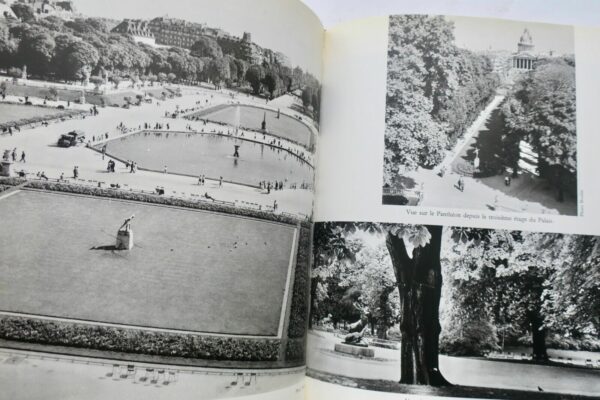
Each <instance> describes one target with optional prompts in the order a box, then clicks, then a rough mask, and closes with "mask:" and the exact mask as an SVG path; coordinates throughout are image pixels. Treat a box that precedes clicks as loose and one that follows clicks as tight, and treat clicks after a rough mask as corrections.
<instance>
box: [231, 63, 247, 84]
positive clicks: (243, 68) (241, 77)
mask: <svg viewBox="0 0 600 400" xmlns="http://www.w3.org/2000/svg"><path fill="white" fill-rule="evenodd" d="M233 62H234V63H235V66H236V71H237V75H236V77H235V79H236V80H237V83H238V86H239V85H242V83H243V82H244V81H245V79H246V72H247V71H248V63H247V62H246V61H244V60H240V59H238V58H234V59H233Z"/></svg>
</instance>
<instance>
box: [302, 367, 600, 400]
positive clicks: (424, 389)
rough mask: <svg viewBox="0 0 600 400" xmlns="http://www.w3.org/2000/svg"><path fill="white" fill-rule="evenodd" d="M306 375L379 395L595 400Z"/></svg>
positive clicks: (500, 390)
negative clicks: (384, 393)
mask: <svg viewBox="0 0 600 400" xmlns="http://www.w3.org/2000/svg"><path fill="white" fill-rule="evenodd" d="M306 375H307V376H309V377H311V378H313V379H317V380H320V381H323V382H327V383H332V384H334V385H340V386H347V387H351V388H354V389H362V390H370V391H376V392H388V393H402V394H411V395H420V396H446V397H460V398H478V399H510V400H536V399H540V400H559V399H560V400H575V399H581V400H583V399H592V398H594V397H591V396H578V395H569V394H562V393H548V392H533V391H528V390H512V389H497V388H485V387H474V386H459V385H456V386H446V387H433V386H425V385H406V384H400V383H398V382H395V381H390V380H383V379H362V378H349V377H345V376H339V375H334V374H329V373H326V372H321V371H316V370H313V369H310V368H309V369H308V370H307V372H306Z"/></svg>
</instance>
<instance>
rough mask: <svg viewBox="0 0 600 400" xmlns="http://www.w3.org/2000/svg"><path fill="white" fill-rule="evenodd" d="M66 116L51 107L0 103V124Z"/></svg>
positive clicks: (63, 112)
mask: <svg viewBox="0 0 600 400" xmlns="http://www.w3.org/2000/svg"><path fill="white" fill-rule="evenodd" d="M62 114H64V115H67V114H68V112H67V113H66V112H65V111H64V110H59V109H58V108H51V107H38V106H26V105H21V104H7V103H0V124H3V123H6V122H17V121H20V120H23V119H28V118H35V117H43V116H48V118H53V117H58V116H60V115H62Z"/></svg>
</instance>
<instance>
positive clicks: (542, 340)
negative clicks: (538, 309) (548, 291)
mask: <svg viewBox="0 0 600 400" xmlns="http://www.w3.org/2000/svg"><path fill="white" fill-rule="evenodd" d="M530 320H531V337H532V341H533V344H532V347H533V360H534V361H541V362H546V361H548V353H547V351H546V328H545V327H544V321H543V320H542V317H541V316H540V315H539V314H536V315H532V316H530Z"/></svg>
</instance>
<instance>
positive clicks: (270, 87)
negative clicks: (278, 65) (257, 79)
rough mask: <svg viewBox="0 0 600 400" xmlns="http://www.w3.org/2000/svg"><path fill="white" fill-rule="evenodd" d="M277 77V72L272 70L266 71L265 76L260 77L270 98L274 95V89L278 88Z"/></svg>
mask: <svg viewBox="0 0 600 400" xmlns="http://www.w3.org/2000/svg"><path fill="white" fill-rule="evenodd" d="M277 79H278V77H277V74H275V73H274V72H273V71H267V72H266V73H265V77H264V78H263V79H262V84H263V85H264V87H265V88H266V89H267V91H268V92H269V95H270V98H273V97H274V96H275V91H276V90H277V89H278V84H277V83H278V82H277Z"/></svg>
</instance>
